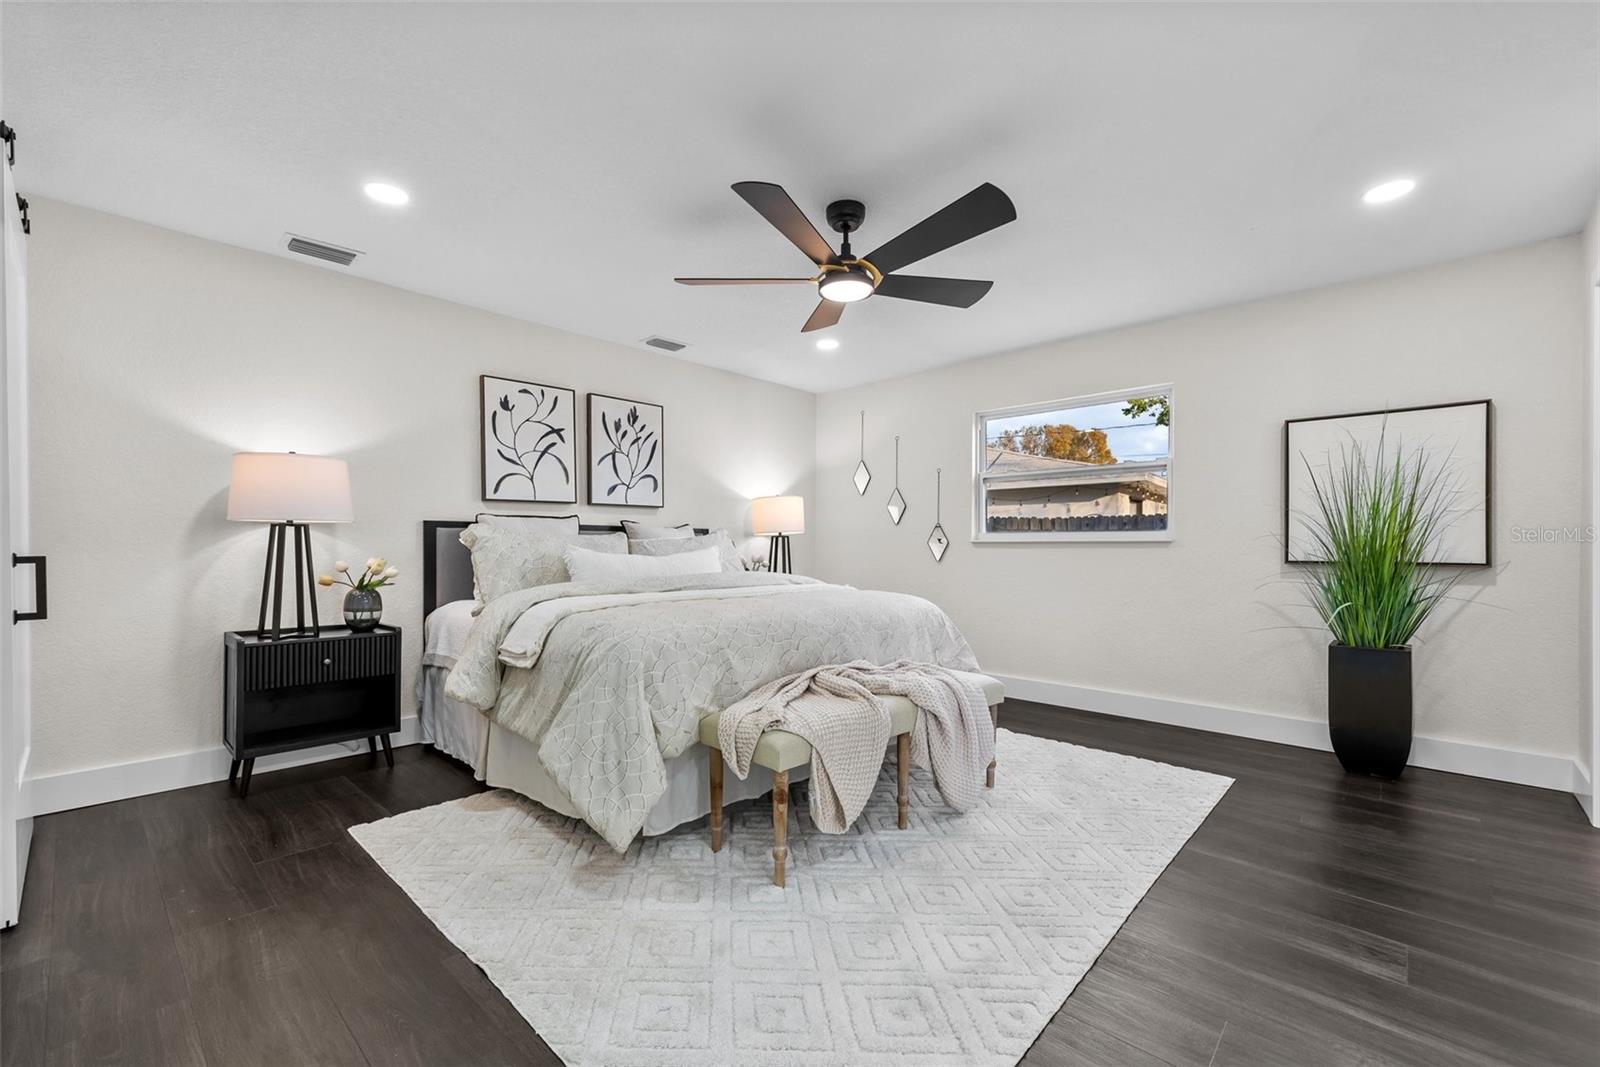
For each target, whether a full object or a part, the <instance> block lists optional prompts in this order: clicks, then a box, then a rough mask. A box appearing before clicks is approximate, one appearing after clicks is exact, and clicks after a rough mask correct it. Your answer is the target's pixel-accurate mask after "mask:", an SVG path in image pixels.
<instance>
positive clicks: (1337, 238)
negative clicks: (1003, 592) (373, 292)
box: [0, 3, 1600, 390]
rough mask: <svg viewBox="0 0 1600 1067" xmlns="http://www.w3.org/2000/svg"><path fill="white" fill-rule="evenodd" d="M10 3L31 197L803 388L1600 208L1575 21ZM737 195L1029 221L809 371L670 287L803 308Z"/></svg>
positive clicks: (974, 246)
mask: <svg viewBox="0 0 1600 1067" xmlns="http://www.w3.org/2000/svg"><path fill="white" fill-rule="evenodd" d="M3 6H4V12H3V14H0V20H3V22H0V29H3V33H4V63H3V67H0V70H3V74H4V79H5V81H4V100H5V108H6V112H7V113H6V115H5V118H6V120H7V121H8V122H10V123H12V124H13V125H14V126H16V127H17V128H18V129H19V130H20V132H21V143H20V144H21V147H20V151H21V159H20V160H19V163H20V167H19V177H20V181H21V185H22V188H23V192H24V193H25V194H38V195H41V196H45V197H53V198H57V199H61V200H66V201H71V202H74V203H78V204H84V205H87V206H90V207H94V208H99V209H101V210H105V211H110V212H115V213H117V214H120V215H127V216H131V217H133V218H137V219H143V220H147V221H149V222H153V223H156V224H158V225H161V226H167V227H171V228H173V229H177V230H183V231H187V232H190V233H195V234H199V235H201V236H204V237H210V238H214V239H217V240H220V241H226V242H229V243H231V244H235V245H240V246H243V247H246V248H253V249H260V250H262V251H268V252H274V253H276V254H280V255H287V253H284V252H283V251H282V249H281V245H282V237H283V234H284V233H285V231H293V232H296V233H301V234H305V235H308V236H312V237H317V238H321V239H324V240H327V241H332V242H335V243H339V244H345V245H350V246H353V247H356V248H360V249H363V250H365V251H366V253H367V255H365V256H364V257H363V258H362V259H361V260H360V261H359V262H358V263H357V265H356V266H355V267H353V268H351V273H355V274H359V275H362V276H365V277H368V278H373V279H376V280H378V281H382V282H387V283H390V284H393V285H398V286H403V287H405V288H407V289H413V290H417V291H419V292H424V293H430V294H434V295H437V296H441V297H445V298H447V299H450V300H455V301H460V302H462V303H465V304H471V305H475V306H478V307H483V308H488V309H491V310H494V311H499V312H504V313H506V314H508V315H514V316H517V317H519V318H524V319H530V320H534V321H537V322H542V323H548V324H550V325H554V326H560V327H564V328H566V329H569V330H574V331H578V332H581V333H585V334H591V335H594V336H597V337H603V338H607V339H610V340H614V341H620V342H623V343H629V344H636V343H637V342H638V341H639V340H640V339H641V338H643V337H645V336H646V335H649V334H653V333H659V334H665V335H667V336H669V337H675V338H678V339H680V340H684V341H687V342H689V343H690V346H691V347H690V348H688V349H687V350H686V351H685V352H683V353H682V354H681V358H688V359H693V360H696V361H699V362H703V363H707V364H711V365H714V366H718V367H726V368H729V369H732V370H737V371H741V372H743V373H746V374H750V375H754V376H756V377H760V378H766V379H770V380H772V381H776V382H783V383H786V384H790V385H796V386H800V387H803V388H807V389H814V390H826V389H832V388H838V387H842V386H847V385H851V384H855V383H858V382H864V381H870V380H874V379H879V378H885V377H889V376H892V375H898V374H904V373H907V372H910V371H914V370H918V369H921V368H924V367H929V366H934V365H937V364H941V363H948V362H952V361H955V360H960V359H966V358H969V357H973V356H978V355H982V354H985V353H990V352H996V351H1001V350H1005V349H1008V348H1014V347H1017V346H1020V345H1025V344H1029V343H1033V342H1038V341H1043V340H1048V339H1052V338H1057V337H1063V336H1068V335H1072V334H1079V333H1084V332H1088V331H1093V330H1100V329H1105V328H1107V327H1111V326H1116V325H1119V324H1125V323H1129V322H1135V321H1140V320H1147V319H1151V318H1157V317H1161V316H1166V315H1171V314H1175V313H1178V312H1182V311H1187V310H1191V309H1196V308H1202V307H1209V306H1215V305H1219V304H1225V303H1232V302H1235V301H1240V300H1247V299H1252V298H1255V297H1259V296H1263V295H1267V294H1270V293H1277V292H1285V291H1289V290H1294V289H1301V288H1306V287H1309V286H1315V285H1322V284H1326V283H1329V282H1335V281H1340V280H1344V279H1350V278H1357V277H1361V276H1365V275H1371V274H1377V273H1382V272H1386V271H1392V270H1397V269H1402V268H1406V267H1411V266H1416V265H1419V264H1423V263H1429V262H1435V261H1439V260H1444V259H1449V258H1453V257H1457V256H1462V255H1468V254H1471V253H1474V252H1479V251H1484V250H1488V249H1493V248H1499V247H1505V246H1508V245H1512V244H1517V243H1520V242H1525V241H1531V240H1536V239H1539V238H1544V237H1552V236H1557V235H1562V234H1569V233H1573V232H1575V231H1576V230H1577V229H1578V228H1579V227H1580V226H1581V224H1582V221H1583V219H1584V217H1585V216H1586V214H1587V212H1588V210H1589V208H1590V207H1591V206H1592V204H1593V202H1594V197H1595V194H1596V189H1597V186H1600V145H1597V139H1600V94H1597V88H1596V87H1597V83H1600V66H1597V59H1596V44H1597V39H1600V7H1596V6H1594V5H1589V4H1574V5H1550V6H1543V5H1530V4H1507V5H1471V4H1457V5H1417V6H1410V5H1397V4H1390V5H1370V4H1358V3H1346V4H1332V5H1314V6H1313V5H1293V4H1286V5H1264V4H1245V5H1236V6H1235V5H1204V6H1202V5H1172V6H1168V5H1136V4H1130V5H1121V6H1118V5H1103V6H1102V5H1075V6H1067V5H1041V4H1029V5H1015V6H1012V5H998V4H977V5H956V4H887V5H869V4H864V3H857V4H852V5H832V4H821V3H807V4H800V5H777V4H747V5H707V6H697V5H686V4H647V5H643V6H623V5H612V4H577V5H559V6H558V5H527V6H511V5H484V6H479V5H473V4H443V5H401V4H354V3H348V4H327V5H320V6H319V5H303V6H302V5H277V4H260V5H227V6H190V5H152V6H145V5H132V4H115V5H108V6H99V5H78V4H39V5H31V4H16V3H6V4H4V5H3ZM1395 175H1410V176H1413V177H1415V178H1416V179H1417V180H1418V183H1419V186H1418V190H1417V192H1416V193H1415V194H1414V195H1413V196H1412V197H1410V198H1409V199H1407V200H1404V201H1401V202H1400V203H1397V204H1395V205H1392V206H1390V207H1387V208H1383V209H1372V208H1367V207H1363V206H1362V205H1361V204H1360V202H1359V197H1360V194H1361V192H1362V191H1363V190H1364V189H1365V188H1366V187H1367V186H1369V185H1371V184H1373V183H1375V182H1377V181H1379V180H1381V179H1384V178H1389V177H1392V176H1395ZM371 178H384V179H387V180H390V181H393V182H396V183H398V184H400V185H402V186H404V187H405V188H407V189H409V190H410V191H411V193H412V196H413V200H412V204H411V205H410V206H409V207H407V208H404V209H398V210H397V209H386V208H381V207H379V206H377V205H375V204H372V203H370V202H368V201H367V200H366V199H365V198H364V197H363V196H362V195H361V191H360V187H361V184H362V183H363V182H364V181H366V180H368V179H371ZM743 179H754V180H764V181H775V182H778V183H780V184H782V185H784V186H785V187H787V188H788V190H789V191H790V193H791V194H792V195H793V196H794V198H795V199H796V201H797V202H798V203H799V204H800V205H801V207H802V208H804V209H805V210H806V211H807V212H808V213H809V214H810V215H811V217H812V218H813V220H814V221H815V222H816V223H817V225H818V227H819V228H823V229H825V224H824V222H823V217H822V214H823V208H824V206H825V205H826V204H827V202H828V201H829V200H831V199H836V198H839V197H855V198H859V199H862V200H864V201H865V202H866V205H867V222H866V226H865V228H864V229H863V231H862V233H861V236H860V239H859V244H858V250H859V251H866V250H869V249H870V248H872V247H874V246H875V245H877V244H879V243H881V242H883V241H885V240H887V239H888V238H889V237H891V236H893V235H894V234H896V233H898V232H900V231H901V230H902V229H904V228H905V227H907V226H909V225H911V224H912V223H914V222H916V221H918V220H919V219H921V218H922V217H924V216H925V215H927V214H929V213H931V212H932V211H934V210H935V209H937V208H939V207H941V206H943V205H944V204H945V203H947V202H949V201H950V200H953V199H954V198H955V197H957V196H959V195H960V194H962V193H965V192H966V191H967V190H969V189H971V188H973V187H974V186H976V185H978V184H979V183H981V182H984V181H992V182H994V183H996V184H997V185H999V186H1000V187H1001V188H1002V189H1004V190H1006V192H1007V193H1009V194H1010V195H1011V197H1012V199H1013V200H1014V201H1015V202H1016V205H1017V212H1018V216H1019V217H1018V221H1016V222H1014V223H1012V224H1011V225H1009V226H1007V227H1004V228H1002V229H1000V230H997V231H995V232H993V233H991V234H988V235H985V236H983V237H980V238H978V239H976V240H974V241H972V242H970V243H968V244H966V245H963V246H961V247H959V248H957V249H954V250H951V251H948V252H944V253H941V254H940V255H938V256H936V257H933V258H930V259H928V260H925V261H923V262H922V263H920V264H918V265H917V267H916V268H915V272H916V273H921V274H942V275H950V276H956V277H971V278H993V279H994V280H995V283H996V284H995V287H994V290H993V291H992V292H991V293H990V294H989V296H988V297H987V298H986V299H984V300H983V301H982V302H981V303H979V304H978V305H977V306H976V307H974V308H972V309H970V310H957V309H951V308H943V307H935V306H928V305H920V304H912V303H909V302H905V301H896V300H890V299H887V298H880V299H874V300H869V301H867V302H866V303H865V304H861V305H857V306H853V307H850V308H849V309H847V311H846V313H845V316H844V320H843V322H842V324H841V325H840V326H839V327H838V328H837V329H836V330H834V331H833V334H834V335H835V336H837V337H838V338H839V340H840V341H841V342H842V344H841V347H840V348H839V349H838V350H837V351H835V352H832V353H827V354H823V353H819V352H817V351H816V350H815V348H814V347H813V341H814V340H815V335H809V336H802V335H801V334H800V332H799V331H800V325H801V323H802V322H804V320H805V318H806V316H807V315H808V314H809V313H810V311H811V308H812V306H813V305H814V298H813V296H812V294H811V293H810V292H808V291H806V290H802V289H798V288H789V287H772V288H738V289H689V288H685V287H682V286H678V285H675V284H673V282H672V277H673V276H674V275H676V274H705V275H720V274H727V275H741V274H752V275H769V274H781V275H787V274H796V275H798V274H804V273H807V267H808V264H807V262H806V261H805V259H804V258H803V257H802V256H801V255H800V254H799V253H798V252H797V251H796V250H795V249H794V248H793V247H791V246H790V245H789V244H788V243H787V242H785V241H784V240H783V238H782V237H780V236H779V235H778V234H777V232H776V231H774V230H772V229H771V228H770V227H768V226H767V224H766V223H765V222H763V221H762V220H761V218H760V217H759V216H757V215H756V214H755V212H753V211H752V210H751V209H750V208H749V207H747V206H746V205H745V204H744V203H743V202H742V201H740V200H739V199H738V198H737V197H736V196H735V195H734V194H733V193H732V192H730V191H729V189H728V186H729V184H730V183H732V182H735V181H739V180H743ZM328 269H336V268H328ZM440 358H441V359H459V360H461V361H462V363H463V365H464V367H465V369H467V370H472V371H476V370H477V369H478V368H477V367H476V365H474V364H473V362H472V354H471V353H470V352H459V353H441V355H440ZM662 358H664V359H665V358H671V357H667V356H663V357H662Z"/></svg>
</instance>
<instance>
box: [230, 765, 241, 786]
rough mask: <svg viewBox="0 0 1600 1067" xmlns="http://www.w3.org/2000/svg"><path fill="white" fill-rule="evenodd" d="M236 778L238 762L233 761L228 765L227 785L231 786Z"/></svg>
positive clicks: (237, 775)
mask: <svg viewBox="0 0 1600 1067" xmlns="http://www.w3.org/2000/svg"><path fill="white" fill-rule="evenodd" d="M238 777H239V761H238V760H234V761H233V762H232V763H230V764H228V784H229V785H232V784H233V783H234V779H236V778H238Z"/></svg>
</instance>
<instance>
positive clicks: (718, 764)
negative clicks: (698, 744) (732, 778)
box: [711, 748, 722, 852]
mask: <svg viewBox="0 0 1600 1067" xmlns="http://www.w3.org/2000/svg"><path fill="white" fill-rule="evenodd" d="M711 851H712V852H721V851H722V752H721V751H720V750H718V749H715V748H714V749H712V750H711Z"/></svg>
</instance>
